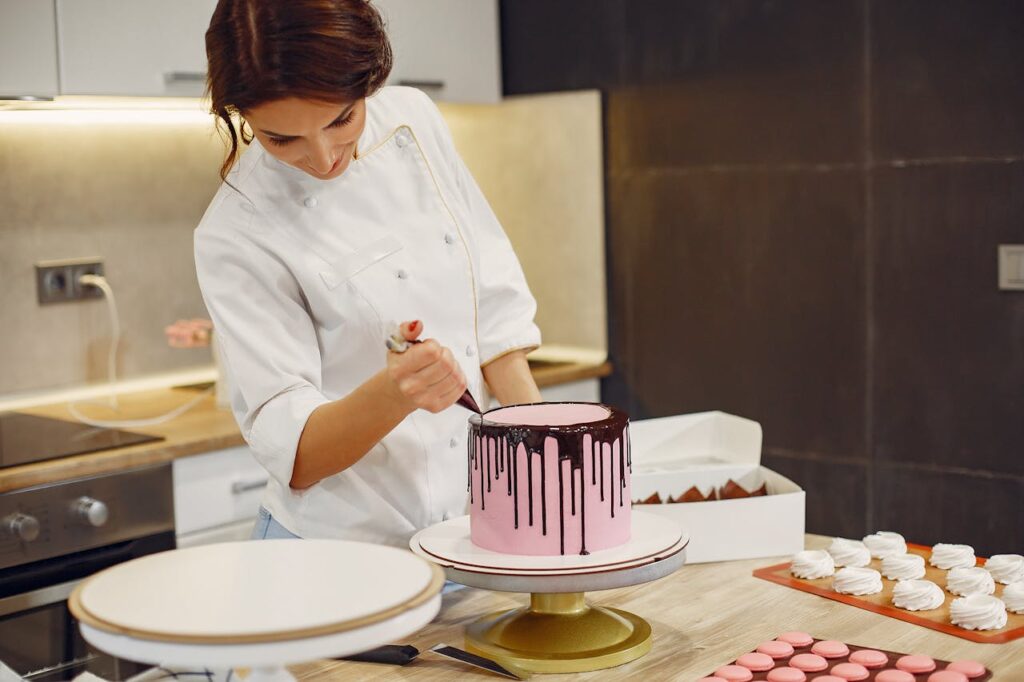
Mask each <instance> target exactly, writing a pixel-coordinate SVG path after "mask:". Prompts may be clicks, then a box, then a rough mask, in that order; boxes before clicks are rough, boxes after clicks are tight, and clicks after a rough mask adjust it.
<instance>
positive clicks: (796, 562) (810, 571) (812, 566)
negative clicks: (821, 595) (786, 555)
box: [789, 549, 836, 580]
mask: <svg viewBox="0 0 1024 682" xmlns="http://www.w3.org/2000/svg"><path fill="white" fill-rule="evenodd" d="M789 571H790V573H792V574H793V575H795V576H796V577H797V578H806V579H808V580H814V579H815V578H827V577H828V576H830V575H832V574H833V573H835V571H836V565H835V562H833V561H832V555H831V554H829V553H828V552H826V551H825V550H823V549H809V550H806V551H803V552H797V553H796V554H794V555H793V563H792V565H790V567H789Z"/></svg>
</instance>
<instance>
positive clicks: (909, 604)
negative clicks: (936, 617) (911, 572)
mask: <svg viewBox="0 0 1024 682" xmlns="http://www.w3.org/2000/svg"><path fill="white" fill-rule="evenodd" d="M945 601H946V593H945V592H943V591H942V588H941V587H939V586H938V585H936V584H935V583H933V582H932V581H931V580H901V581H899V582H898V583H896V586H895V587H893V588H892V603H893V605H894V606H898V607H900V608H901V609H906V610H907V611H931V610H932V609H937V608H939V607H940V606H942V604H943V603H944V602H945Z"/></svg>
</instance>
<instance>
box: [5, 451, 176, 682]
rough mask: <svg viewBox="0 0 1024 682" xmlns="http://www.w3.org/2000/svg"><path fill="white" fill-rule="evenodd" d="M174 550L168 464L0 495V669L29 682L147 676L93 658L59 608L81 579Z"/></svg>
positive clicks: (127, 665)
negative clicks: (93, 676) (87, 674)
mask: <svg viewBox="0 0 1024 682" xmlns="http://www.w3.org/2000/svg"><path fill="white" fill-rule="evenodd" d="M174 546H175V542H174V497H173V484H172V478H171V466H170V464H163V465H160V466H155V467H146V468H140V469H133V470H130V471H124V472H117V473H110V474H102V475H98V476H91V477H88V478H79V479H74V480H71V481H62V482H60V483H54V484H51V485H45V486H37V487H33V488H26V489H22V490H14V491H10V492H5V493H0V662H3V663H4V664H5V665H7V666H8V667H10V668H11V669H13V670H14V672H15V673H17V674H19V675H21V676H22V677H24V678H27V679H30V680H33V682H52V681H55V680H69V679H72V678H74V677H75V676H76V675H78V674H80V673H82V672H85V671H88V672H92V673H94V674H96V675H98V676H100V677H102V678H105V679H112V680H119V679H124V678H126V677H128V676H130V675H132V674H134V673H136V672H138V671H140V670H142V669H144V668H145V667H148V666H142V665H139V664H135V663H132V662H130V661H123V660H117V659H115V658H112V657H110V656H107V655H105V654H103V653H102V652H99V651H96V650H94V649H92V648H91V647H90V646H89V645H88V644H86V643H85V641H84V640H83V639H82V638H81V636H80V635H79V632H78V625H77V623H76V622H75V620H74V618H73V617H72V616H71V614H70V612H69V611H68V608H67V601H66V600H67V597H68V595H69V594H70V593H71V590H73V589H74V587H75V586H76V585H77V584H78V583H79V582H80V581H81V580H82V579H83V578H86V577H88V576H89V575H92V574H93V573H96V572H97V571H100V570H103V569H104V568H107V567H108V566H113V565H115V564H118V563H121V562H123V561H127V560H129V559H134V558H136V557H140V556H144V555H146V554H152V553H155V552H161V551H164V550H168V549H174Z"/></svg>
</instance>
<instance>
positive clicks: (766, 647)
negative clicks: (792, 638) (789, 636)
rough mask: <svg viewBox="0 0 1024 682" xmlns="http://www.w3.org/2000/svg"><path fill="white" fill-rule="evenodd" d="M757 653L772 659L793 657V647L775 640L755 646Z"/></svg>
mask: <svg viewBox="0 0 1024 682" xmlns="http://www.w3.org/2000/svg"><path fill="white" fill-rule="evenodd" d="M757 651H758V653H762V654H767V655H769V656H771V657H772V658H787V657H789V656H792V655H793V645H792V644H790V643H789V642H780V641H779V640H777V639H776V640H772V641H769V642H761V643H760V644H759V645H758V646H757Z"/></svg>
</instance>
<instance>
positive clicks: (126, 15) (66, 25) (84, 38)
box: [40, 0, 217, 97]
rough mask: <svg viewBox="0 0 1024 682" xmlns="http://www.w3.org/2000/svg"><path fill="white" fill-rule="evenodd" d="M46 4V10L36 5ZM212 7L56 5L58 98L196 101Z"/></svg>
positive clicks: (70, 1) (184, 0)
mask: <svg viewBox="0 0 1024 682" xmlns="http://www.w3.org/2000/svg"><path fill="white" fill-rule="evenodd" d="M40 4H46V3H40ZM216 4H217V3H216V0H177V1H176V2H173V3H168V2H165V1H164V0H130V1H128V0H57V22H58V26H59V30H58V35H59V43H60V82H61V87H60V93H61V94H62V95H132V96H150V97H152V96H183V97H196V96H199V95H201V94H202V92H203V88H204V87H205V82H206V43H205V34H206V29H207V27H208V26H209V24H210V17H211V16H212V15H213V9H214V7H215V6H216Z"/></svg>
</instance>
